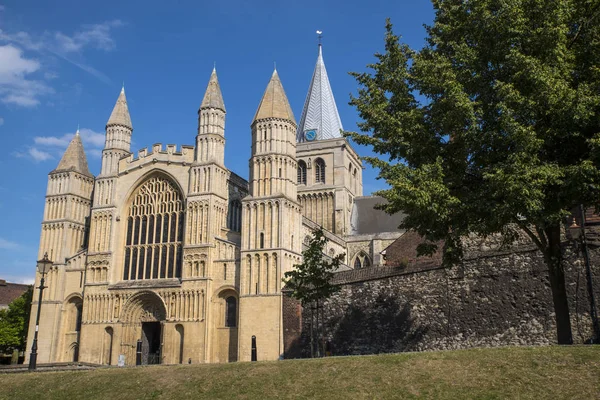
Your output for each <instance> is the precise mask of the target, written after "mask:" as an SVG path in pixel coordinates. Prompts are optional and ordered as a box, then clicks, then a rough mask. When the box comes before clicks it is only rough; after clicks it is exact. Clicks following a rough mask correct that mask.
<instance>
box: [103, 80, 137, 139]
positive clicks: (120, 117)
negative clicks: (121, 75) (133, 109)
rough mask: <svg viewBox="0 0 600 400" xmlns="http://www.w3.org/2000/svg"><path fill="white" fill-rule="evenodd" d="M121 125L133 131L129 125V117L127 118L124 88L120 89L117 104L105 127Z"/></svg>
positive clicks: (127, 110) (127, 109)
mask: <svg viewBox="0 0 600 400" xmlns="http://www.w3.org/2000/svg"><path fill="white" fill-rule="evenodd" d="M111 125H121V126H125V127H127V128H129V129H133V126H132V125H131V117H130V116H129V108H128V107H127V98H126V97H125V87H123V88H122V89H121V93H120V94H119V98H118V99H117V103H116V104H115V107H114V108H113V110H112V113H111V114H110V118H109V119H108V122H107V123H106V126H111Z"/></svg>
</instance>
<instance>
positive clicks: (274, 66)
mask: <svg viewBox="0 0 600 400" xmlns="http://www.w3.org/2000/svg"><path fill="white" fill-rule="evenodd" d="M273 69H274V70H275V71H277V61H273Z"/></svg>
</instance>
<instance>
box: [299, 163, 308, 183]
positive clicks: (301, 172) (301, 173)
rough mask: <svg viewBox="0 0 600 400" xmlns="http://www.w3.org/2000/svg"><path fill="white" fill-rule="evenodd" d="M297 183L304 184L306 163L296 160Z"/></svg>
mask: <svg viewBox="0 0 600 400" xmlns="http://www.w3.org/2000/svg"><path fill="white" fill-rule="evenodd" d="M298 185H306V163H305V162H304V161H302V160H300V161H298Z"/></svg>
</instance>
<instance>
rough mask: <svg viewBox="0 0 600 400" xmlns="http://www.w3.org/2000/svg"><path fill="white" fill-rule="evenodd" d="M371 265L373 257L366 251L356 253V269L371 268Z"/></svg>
mask: <svg viewBox="0 0 600 400" xmlns="http://www.w3.org/2000/svg"><path fill="white" fill-rule="evenodd" d="M370 266H371V259H370V258H369V256H368V255H367V253H365V252H364V251H361V252H360V253H359V254H357V255H356V258H354V269H361V268H369V267H370Z"/></svg>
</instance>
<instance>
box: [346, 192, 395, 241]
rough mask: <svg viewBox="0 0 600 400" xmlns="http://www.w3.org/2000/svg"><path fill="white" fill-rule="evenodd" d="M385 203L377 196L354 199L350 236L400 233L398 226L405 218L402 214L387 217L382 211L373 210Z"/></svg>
mask: <svg viewBox="0 0 600 400" xmlns="http://www.w3.org/2000/svg"><path fill="white" fill-rule="evenodd" d="M386 202H387V201H386V200H385V199H384V198H383V197H379V196H363V197H355V198H354V204H353V205H352V213H351V214H350V229H351V231H350V235H362V234H373V233H382V232H398V231H402V229H400V228H398V226H399V225H400V224H401V223H402V221H403V220H404V218H405V216H406V215H405V214H404V213H401V212H400V213H397V214H394V215H389V214H388V213H386V212H385V211H384V210H378V209H376V208H375V206H376V205H378V204H385V203H386Z"/></svg>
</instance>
